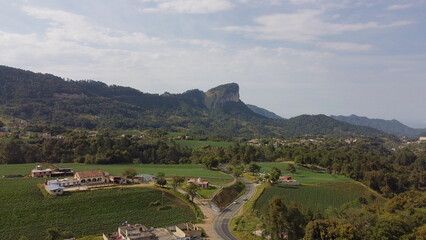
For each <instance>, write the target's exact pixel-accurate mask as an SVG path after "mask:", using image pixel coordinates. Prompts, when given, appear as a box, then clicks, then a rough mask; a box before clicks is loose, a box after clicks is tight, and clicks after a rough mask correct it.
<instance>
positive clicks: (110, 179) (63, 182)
mask: <svg viewBox="0 0 426 240" xmlns="http://www.w3.org/2000/svg"><path fill="white" fill-rule="evenodd" d="M30 176H31V177H37V178H51V177H63V176H73V177H72V178H71V177H70V178H61V179H60V178H57V179H55V180H48V181H46V182H45V183H44V186H45V189H46V191H47V192H48V193H50V194H52V195H61V194H63V193H64V191H66V190H69V189H71V188H73V187H80V186H82V185H83V186H96V185H105V184H125V183H127V179H126V178H125V177H122V176H117V175H113V174H109V173H107V172H103V171H101V170H92V171H82V172H76V173H74V172H73V170H72V169H70V168H59V169H50V168H47V169H43V168H42V166H40V165H37V166H36V168H35V169H33V170H31V175H30Z"/></svg>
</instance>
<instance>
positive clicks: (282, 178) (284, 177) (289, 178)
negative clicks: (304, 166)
mask: <svg viewBox="0 0 426 240" xmlns="http://www.w3.org/2000/svg"><path fill="white" fill-rule="evenodd" d="M280 180H285V181H288V180H291V176H280Z"/></svg>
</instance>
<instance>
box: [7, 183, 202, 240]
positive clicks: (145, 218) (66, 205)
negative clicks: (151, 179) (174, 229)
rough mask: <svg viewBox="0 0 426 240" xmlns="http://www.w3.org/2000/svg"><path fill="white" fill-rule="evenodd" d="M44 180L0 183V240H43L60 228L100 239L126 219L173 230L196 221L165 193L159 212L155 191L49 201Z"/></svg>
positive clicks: (114, 192)
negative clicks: (23, 238)
mask: <svg viewBox="0 0 426 240" xmlns="http://www.w3.org/2000/svg"><path fill="white" fill-rule="evenodd" d="M43 181H44V179H31V178H18V179H0V206H1V208H0V216H2V217H0V226H1V228H0V239H10V237H11V236H13V238H14V239H18V238H19V237H20V236H26V237H28V239H33V240H39V239H45V231H46V229H48V228H52V227H56V228H58V229H60V231H71V232H73V233H74V234H75V235H76V236H85V235H99V234H102V233H110V232H113V231H116V230H117V227H118V226H119V225H120V224H121V223H122V222H124V221H128V222H129V223H141V224H144V225H146V226H148V227H150V226H169V225H173V224H176V223H182V222H189V221H193V220H195V214H194V212H193V211H192V210H191V208H190V207H189V206H188V205H187V204H186V203H185V202H183V201H182V200H180V199H178V198H176V197H175V196H173V195H171V194H169V193H166V194H164V204H165V205H166V206H169V208H166V209H164V210H159V209H158V207H157V206H149V203H151V202H154V201H157V200H161V198H162V195H163V194H162V192H161V191H159V190H156V189H153V188H115V189H104V190H95V191H86V192H75V193H71V194H66V195H63V196H58V197H55V196H48V197H45V196H44V195H43V194H42V193H41V191H40V190H39V188H38V187H37V186H36V184H37V183H40V182H43Z"/></svg>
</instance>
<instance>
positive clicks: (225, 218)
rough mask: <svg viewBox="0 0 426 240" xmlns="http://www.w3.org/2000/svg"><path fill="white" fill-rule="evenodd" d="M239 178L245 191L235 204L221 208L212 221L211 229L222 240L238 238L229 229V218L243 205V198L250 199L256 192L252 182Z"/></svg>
mask: <svg viewBox="0 0 426 240" xmlns="http://www.w3.org/2000/svg"><path fill="white" fill-rule="evenodd" d="M240 180H241V181H243V182H244V183H245V184H246V192H245V193H244V194H243V195H242V196H241V197H240V198H238V199H237V200H236V201H237V203H236V204H234V203H232V204H230V205H229V206H228V207H227V208H225V209H224V210H222V211H221V212H220V214H219V215H218V216H217V217H216V218H215V219H214V221H213V231H215V232H216V235H217V236H219V237H220V239H222V240H238V238H236V237H235V236H234V235H232V233H231V231H230V229H229V223H230V221H231V219H232V218H234V217H235V215H237V214H238V211H239V210H240V208H241V207H242V206H243V205H244V201H243V198H248V199H250V198H251V197H253V195H254V194H255V193H256V188H255V187H254V185H253V183H251V182H250V181H248V180H246V179H244V178H240Z"/></svg>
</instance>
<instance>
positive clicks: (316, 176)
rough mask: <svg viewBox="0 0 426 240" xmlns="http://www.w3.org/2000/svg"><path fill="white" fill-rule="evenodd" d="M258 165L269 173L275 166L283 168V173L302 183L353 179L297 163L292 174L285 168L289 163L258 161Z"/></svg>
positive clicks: (262, 170)
mask: <svg viewBox="0 0 426 240" xmlns="http://www.w3.org/2000/svg"><path fill="white" fill-rule="evenodd" d="M258 165H259V166H261V167H262V168H261V169H260V172H264V173H267V172H269V171H271V169H272V168H273V167H276V168H278V169H280V170H281V172H282V175H288V176H292V178H293V179H294V180H297V181H298V182H300V183H302V184H320V183H333V182H345V181H353V180H351V179H350V178H348V177H345V176H343V175H333V174H328V173H319V172H313V171H312V170H310V169H307V168H304V167H301V166H297V165H294V166H295V167H296V173H295V174H291V173H290V172H288V171H286V170H285V169H286V167H287V165H288V164H287V163H281V162H267V163H258Z"/></svg>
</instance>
